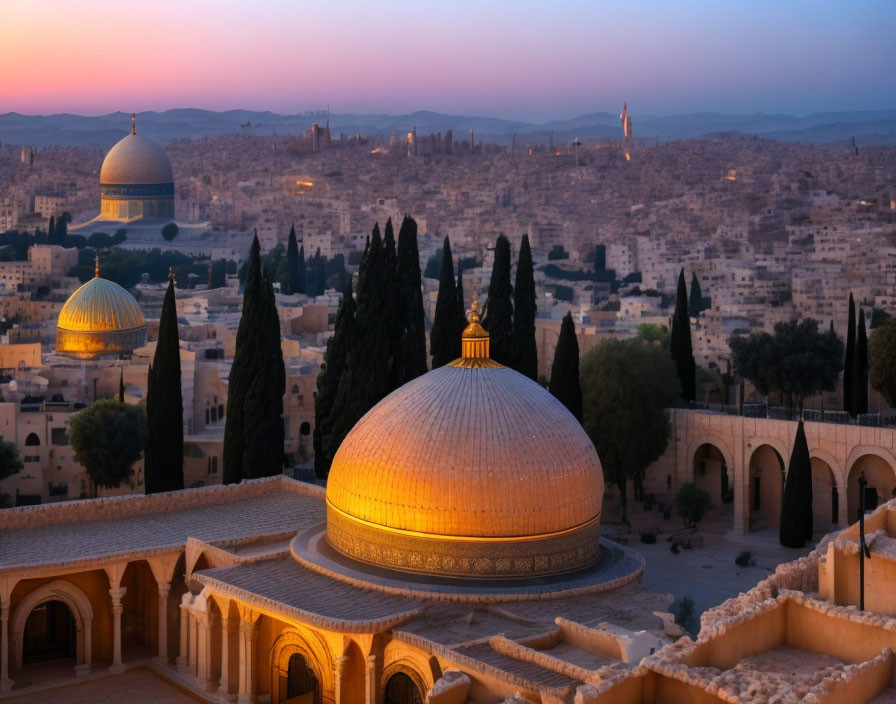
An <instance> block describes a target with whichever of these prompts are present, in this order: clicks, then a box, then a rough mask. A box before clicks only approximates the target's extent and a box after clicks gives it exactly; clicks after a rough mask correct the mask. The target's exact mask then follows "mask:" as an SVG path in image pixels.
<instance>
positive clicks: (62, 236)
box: [48, 214, 68, 246]
mask: <svg viewBox="0 0 896 704" xmlns="http://www.w3.org/2000/svg"><path fill="white" fill-rule="evenodd" d="M53 239H55V244H58V245H60V246H64V245H65V241H66V240H67V239H68V218H66V217H65V214H63V215H60V216H59V220H58V221H57V223H56V232H55V233H54V234H53ZM53 239H49V240H48V242H49V243H50V244H53V243H54V242H53Z"/></svg>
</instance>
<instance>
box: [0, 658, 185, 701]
mask: <svg viewBox="0 0 896 704" xmlns="http://www.w3.org/2000/svg"><path fill="white" fill-rule="evenodd" d="M113 701H122V702H133V703H134V704H137V703H138V702H139V704H196V702H199V701H203V700H201V699H197V698H195V697H193V696H191V695H190V694H187V693H186V692H185V691H184V690H182V689H180V688H178V687H175V686H174V685H173V684H170V683H168V682H166V681H165V680H163V679H162V678H161V677H159V676H158V675H157V674H156V673H154V672H153V671H152V670H150V669H149V668H146V667H138V668H135V669H133V670H128V671H126V672H123V673H121V674H120V675H109V676H107V677H101V678H99V679H91V680H90V681H88V682H81V683H79V684H66V685H65V686H60V687H58V688H56V689H51V690H45V691H42V692H33V693H31V694H23V695H22V696H20V697H12V698H11V699H4V700H3V702H4V704H37V702H40V704H97V702H113Z"/></svg>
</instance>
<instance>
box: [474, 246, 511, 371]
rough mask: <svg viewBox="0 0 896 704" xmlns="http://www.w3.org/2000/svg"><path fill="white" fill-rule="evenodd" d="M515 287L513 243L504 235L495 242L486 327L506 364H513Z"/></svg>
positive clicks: (493, 350)
mask: <svg viewBox="0 0 896 704" xmlns="http://www.w3.org/2000/svg"><path fill="white" fill-rule="evenodd" d="M512 295H513V289H512V288H511V286H510V242H509V241H508V240H507V238H506V237H505V236H504V235H499V236H498V241H497V242H496V243H495V263H494V266H493V267H492V278H491V281H490V282H489V285H488V300H487V301H486V303H485V315H484V316H483V318H482V327H484V328H485V329H486V330H488V334H489V337H490V338H491V341H490V345H491V356H492V359H494V360H495V361H496V362H498V363H499V364H503V365H504V366H505V367H512V366H513V357H514V355H513V341H512V336H513V301H512V300H511V297H512Z"/></svg>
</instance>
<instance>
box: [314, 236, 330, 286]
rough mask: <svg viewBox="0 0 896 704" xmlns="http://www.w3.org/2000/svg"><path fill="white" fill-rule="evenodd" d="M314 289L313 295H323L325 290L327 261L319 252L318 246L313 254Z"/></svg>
mask: <svg viewBox="0 0 896 704" xmlns="http://www.w3.org/2000/svg"><path fill="white" fill-rule="evenodd" d="M314 290H315V292H316V293H315V294H314V295H315V296H323V295H324V293H325V292H326V290H327V262H326V260H325V259H324V258H323V257H322V256H321V254H320V247H318V248H317V254H315V255H314Z"/></svg>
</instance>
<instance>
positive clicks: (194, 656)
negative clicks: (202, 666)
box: [189, 609, 199, 675]
mask: <svg viewBox="0 0 896 704" xmlns="http://www.w3.org/2000/svg"><path fill="white" fill-rule="evenodd" d="M189 613H190V662H189V666H190V672H192V673H193V674H194V675H198V674H199V619H198V618H197V617H196V613H195V612H194V611H193V610H192V609H190V612H189Z"/></svg>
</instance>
